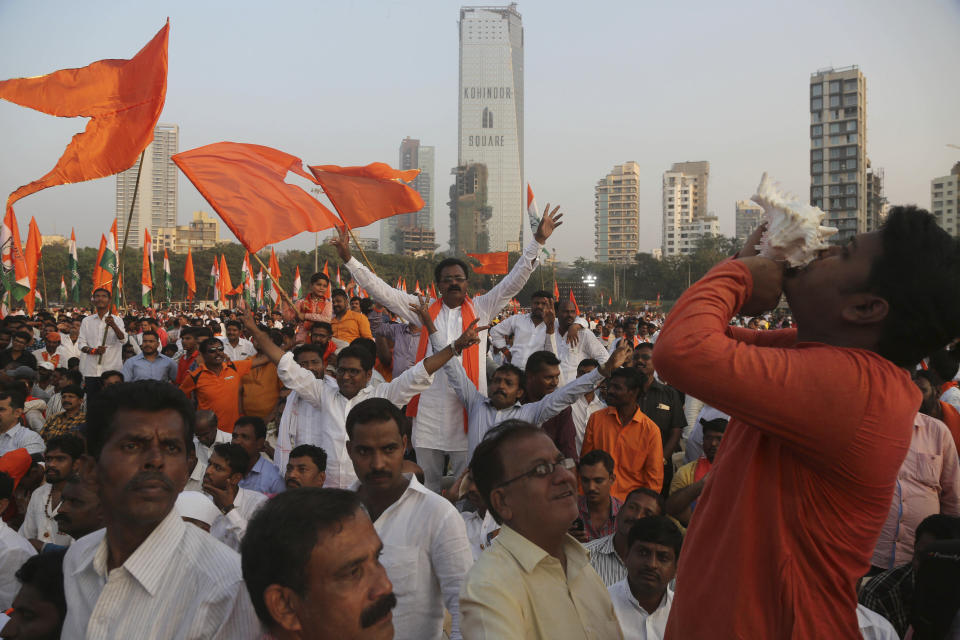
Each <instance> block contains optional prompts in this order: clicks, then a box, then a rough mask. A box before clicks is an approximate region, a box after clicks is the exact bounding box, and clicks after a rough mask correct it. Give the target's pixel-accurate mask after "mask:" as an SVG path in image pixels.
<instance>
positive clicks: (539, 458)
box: [460, 420, 623, 640]
mask: <svg viewBox="0 0 960 640" xmlns="http://www.w3.org/2000/svg"><path fill="white" fill-rule="evenodd" d="M574 467H575V465H574V462H573V460H572V459H570V458H564V456H563V454H562V453H560V451H559V450H558V449H557V447H556V445H554V443H553V441H552V440H551V439H550V438H549V437H548V436H547V435H546V434H544V433H543V431H542V430H540V429H538V428H537V427H535V426H533V425H531V424H529V423H526V422H522V421H519V420H508V421H506V422H503V423H501V424H500V425H499V426H497V427H495V428H494V429H492V430H491V431H489V432H487V434H486V436H485V437H484V439H483V440H482V441H481V442H480V444H479V445H478V446H477V448H476V450H475V451H474V453H473V458H472V460H471V462H470V469H471V472H472V474H473V479H474V482H475V483H476V485H477V489H478V491H479V492H480V495H481V496H482V497H483V499H484V502H485V503H486V504H487V505H488V506H489V510H490V513H491V514H492V515H493V517H494V518H495V519H496V520H497V522H498V523H501V524H502V525H503V526H502V528H501V529H500V534H499V535H498V536H497V537H496V538H495V539H494V541H493V544H491V545H490V546H489V547H488V548H487V549H486V550H485V551H484V552H483V553H482V554H481V556H480V558H479V559H478V560H477V562H476V563H475V564H474V565H473V568H472V569H471V570H470V572H469V573H468V574H467V578H466V580H465V582H464V584H463V588H462V589H461V591H460V615H461V620H460V632H461V634H462V635H463V638H464V640H486V639H489V638H497V639H498V640H514V639H516V640H519V639H529V640H534V639H541V638H542V639H543V640H547V639H553V638H564V639H565V640H581V639H582V640H594V639H597V640H599V639H604V640H606V639H611V638H612V639H617V638H623V634H622V633H621V631H620V625H619V624H618V622H617V618H616V614H615V613H614V610H613V604H612V602H611V600H610V595H609V593H608V592H607V590H606V588H605V586H604V584H603V581H602V580H600V576H598V575H597V572H596V571H594V569H593V567H592V566H590V562H589V559H588V556H587V552H586V550H585V549H584V548H583V547H582V546H581V545H580V543H578V542H577V541H576V540H575V539H574V538H573V537H572V536H570V535H569V534H568V533H567V530H568V529H569V528H570V524H571V523H572V522H573V521H574V520H575V519H576V518H577V514H578V509H577V480H576V477H575V476H574Z"/></svg>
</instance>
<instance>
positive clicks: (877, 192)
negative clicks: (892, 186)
mask: <svg viewBox="0 0 960 640" xmlns="http://www.w3.org/2000/svg"><path fill="white" fill-rule="evenodd" d="M883 183H884V177H883V169H881V168H879V167H877V168H873V167H871V166H870V160H869V159H868V160H867V190H866V194H865V196H864V197H865V198H866V201H867V226H866V229H865V230H866V231H867V232H870V231H876V230H877V229H879V228H880V225H882V224H883V221H884V220H886V219H887V210H888V209H889V208H890V205H889V204H887V197H886V196H885V195H883Z"/></svg>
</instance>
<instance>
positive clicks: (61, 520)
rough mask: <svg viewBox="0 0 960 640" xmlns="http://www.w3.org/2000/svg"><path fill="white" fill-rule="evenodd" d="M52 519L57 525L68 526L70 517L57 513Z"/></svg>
mask: <svg viewBox="0 0 960 640" xmlns="http://www.w3.org/2000/svg"><path fill="white" fill-rule="evenodd" d="M53 519H54V520H55V521H56V523H57V524H70V516H69V515H67V514H65V513H58V514H57V515H55V516H53Z"/></svg>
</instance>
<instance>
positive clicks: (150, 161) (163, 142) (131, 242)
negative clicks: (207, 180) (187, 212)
mask: <svg viewBox="0 0 960 640" xmlns="http://www.w3.org/2000/svg"><path fill="white" fill-rule="evenodd" d="M179 139H180V127H179V126H177V125H175V124H157V126H156V128H155V129H154V130H153V142H151V143H150V144H149V145H148V146H147V149H146V153H145V154H144V156H143V171H142V172H141V175H140V187H139V189H138V190H137V201H136V203H134V207H133V216H132V218H131V219H130V235H129V238H128V240H127V244H128V246H131V247H142V246H143V230H144V228H148V229H150V234H151V235H153V236H155V235H156V232H157V229H159V228H160V227H176V226H177V178H178V173H177V165H175V164H174V163H173V160H171V159H170V156H172V155H174V154H176V153H177V152H178V151H179V144H180V143H179ZM139 167H140V161H139V160H137V162H136V163H135V164H134V165H133V166H132V167H130V168H129V169H127V170H126V171H123V172H121V173H118V174H117V203H116V216H117V237H118V239H119V240H120V242H121V243H123V237H124V234H125V232H126V228H127V216H128V215H130V202H131V200H132V199H133V192H134V186H135V185H136V183H137V170H138V169H139Z"/></svg>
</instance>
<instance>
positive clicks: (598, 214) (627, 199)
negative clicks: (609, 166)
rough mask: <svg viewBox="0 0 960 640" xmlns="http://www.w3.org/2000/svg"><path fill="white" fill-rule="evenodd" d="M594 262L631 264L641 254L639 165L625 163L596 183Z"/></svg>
mask: <svg viewBox="0 0 960 640" xmlns="http://www.w3.org/2000/svg"><path fill="white" fill-rule="evenodd" d="M593 246H594V253H595V254H596V257H597V262H633V260H634V258H635V257H636V255H637V252H638V251H639V250H640V165H638V164H637V163H636V162H626V163H624V164H618V165H616V166H615V167H614V168H613V170H612V171H611V172H610V173H608V174H607V175H606V176H605V177H604V178H601V179H600V180H599V181H598V182H597V186H596V195H595V199H594V237H593Z"/></svg>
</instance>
